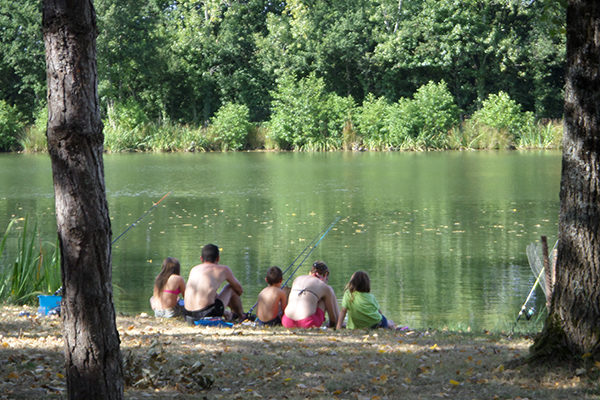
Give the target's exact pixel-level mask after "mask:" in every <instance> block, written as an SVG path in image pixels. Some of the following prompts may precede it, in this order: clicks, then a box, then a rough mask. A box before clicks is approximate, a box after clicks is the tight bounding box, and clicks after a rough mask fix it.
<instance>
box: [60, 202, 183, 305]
mask: <svg viewBox="0 0 600 400" xmlns="http://www.w3.org/2000/svg"><path fill="white" fill-rule="evenodd" d="M171 193H172V192H167V193H166V194H165V195H164V196H163V197H161V198H160V200H159V201H157V202H156V203H153V204H152V207H150V208H149V209H147V210H146V212H145V213H143V214H142V216H141V217H139V218H138V219H136V220H135V222H134V223H132V224H130V225H129V226H128V227H127V229H125V230H124V231H123V232H122V233H121V234H120V235H119V236H117V237H116V238H115V239H113V241H112V242H110V245H111V246H113V245H114V244H115V243H116V242H117V240H119V239H121V237H123V236H124V235H125V234H126V233H127V232H128V231H129V230H130V229H131V228H133V227H135V226H136V225H137V223H138V222H140V221H141V220H142V219H144V217H146V215H148V214H150V213H151V212H152V210H154V207H156V206H158V205H159V204H160V202H161V201H163V200H164V199H166V198H167V196H168V195H170V194H171ZM62 291H63V287H62V286H61V287H60V288H58V290H57V291H56V292H54V295H55V296H60V295H61V293H62Z"/></svg>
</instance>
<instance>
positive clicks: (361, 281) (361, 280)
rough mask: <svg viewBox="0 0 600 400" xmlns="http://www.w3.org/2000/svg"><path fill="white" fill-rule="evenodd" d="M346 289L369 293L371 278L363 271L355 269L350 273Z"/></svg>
mask: <svg viewBox="0 0 600 400" xmlns="http://www.w3.org/2000/svg"><path fill="white" fill-rule="evenodd" d="M346 290H348V291H349V292H350V293H352V292H363V293H369V292H370V291H371V280H370V279H369V274H367V273H366V272H365V271H356V272H355V273H353V274H352V277H351V278H350V281H349V282H348V283H347V284H346Z"/></svg>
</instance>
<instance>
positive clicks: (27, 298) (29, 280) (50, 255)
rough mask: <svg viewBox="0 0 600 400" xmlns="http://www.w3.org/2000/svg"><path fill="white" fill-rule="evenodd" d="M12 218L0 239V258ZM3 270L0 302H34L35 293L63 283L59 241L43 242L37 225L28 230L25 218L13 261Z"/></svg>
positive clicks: (54, 287)
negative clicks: (0, 239)
mask: <svg viewBox="0 0 600 400" xmlns="http://www.w3.org/2000/svg"><path fill="white" fill-rule="evenodd" d="M16 223H17V220H14V219H13V220H12V221H11V222H10V223H9V224H8V227H7V228H6V231H5V232H4V235H3V237H2V241H1V242H0V258H3V253H4V250H5V245H6V242H7V240H8V236H9V233H10V230H11V228H12V227H13V226H14V225H15V224H16ZM2 265H3V267H2V269H1V270H0V276H1V277H2V279H1V280H0V301H2V302H8V303H13V304H32V303H34V302H35V299H36V296H37V295H41V294H48V293H54V292H55V291H56V290H57V289H58V288H59V287H60V286H61V276H60V250H59V247H58V240H57V242H56V243H54V244H53V243H46V242H44V243H43V242H42V241H41V239H40V238H39V233H38V232H37V229H36V227H35V226H34V228H33V229H32V230H29V218H28V217H26V218H24V223H23V230H22V231H21V233H20V234H19V237H18V239H17V252H16V256H15V259H14V261H12V262H8V263H3V264H2Z"/></svg>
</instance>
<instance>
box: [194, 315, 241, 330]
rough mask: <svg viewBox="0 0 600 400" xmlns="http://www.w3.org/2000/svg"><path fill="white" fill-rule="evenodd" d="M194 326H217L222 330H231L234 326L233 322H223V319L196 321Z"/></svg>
mask: <svg viewBox="0 0 600 400" xmlns="http://www.w3.org/2000/svg"><path fill="white" fill-rule="evenodd" d="M194 325H200V326H217V327H222V328H231V327H233V324H232V323H231V322H227V321H225V320H223V318H218V317H206V318H202V319H198V320H196V321H194Z"/></svg>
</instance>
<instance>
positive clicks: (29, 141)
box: [21, 106, 48, 153]
mask: <svg viewBox="0 0 600 400" xmlns="http://www.w3.org/2000/svg"><path fill="white" fill-rule="evenodd" d="M47 123H48V107H46V106H44V107H42V108H40V109H39V110H38V112H37V114H36V116H35V121H34V123H33V125H31V126H29V127H27V128H26V129H25V134H24V135H23V137H22V138H21V147H23V150H24V151H25V152H28V153H35V152H45V151H47V150H48V140H47V138H46V125H47Z"/></svg>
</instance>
